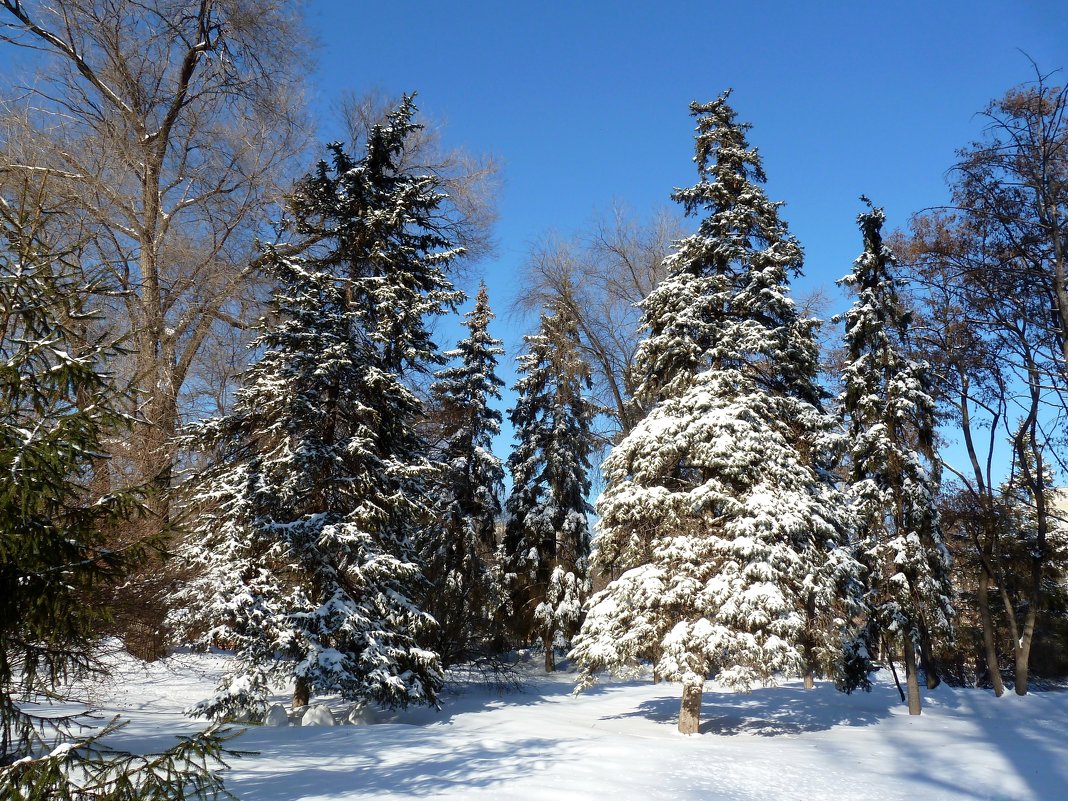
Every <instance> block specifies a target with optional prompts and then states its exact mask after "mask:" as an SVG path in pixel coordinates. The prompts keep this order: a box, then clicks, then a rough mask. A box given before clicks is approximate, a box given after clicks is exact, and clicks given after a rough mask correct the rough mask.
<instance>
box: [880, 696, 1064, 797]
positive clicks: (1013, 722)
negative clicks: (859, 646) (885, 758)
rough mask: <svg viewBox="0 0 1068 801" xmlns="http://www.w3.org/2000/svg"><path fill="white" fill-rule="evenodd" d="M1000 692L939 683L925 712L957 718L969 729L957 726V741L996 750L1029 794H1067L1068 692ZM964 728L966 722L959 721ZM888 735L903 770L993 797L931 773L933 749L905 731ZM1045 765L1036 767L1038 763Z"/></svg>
mask: <svg viewBox="0 0 1068 801" xmlns="http://www.w3.org/2000/svg"><path fill="white" fill-rule="evenodd" d="M1006 693H1007V694H1006V695H1005V696H1004V697H1002V698H994V697H993V693H992V692H990V691H989V690H978V689H970V688H969V689H962V688H954V687H946V686H944V685H943V687H940V688H939V689H938V690H936V691H934V692H932V693H928V694H927V695H926V696H925V697H924V703H925V707H924V712H923V714H924V715H932V716H934V715H939V714H943V712H942V710H947V711H948V715H946V716H947V717H952V718H957V719H959V720H960V721H961V723H963V724H965V726H966V727H967V729H969V730H970V731H968V730H964V731H958V733H957V734H956V735H955V740H956V742H957V744H958V745H961V746H967V747H968V748H969V749H970V750H973V751H975V752H979V753H983V752H986V753H996V754H997V755H998V757H999V758H1000V759H1001V760H1002V763H1001V768H1002V770H1005V771H1006V772H1011V773H1014V774H1015V775H1016V776H1017V778H1018V779H1019V780H1020V783H1021V784H1023V785H1024V786H1025V787H1026V788H1027V789H1028V790H1029V791H1030V797H1032V798H1035V799H1042V801H1054V799H1065V798H1068V745H1066V744H1065V739H1064V736H1063V732H1064V731H1065V718H1064V704H1063V702H1062V701H1061V699H1062V698H1064V696H1063V695H1061V696H1060V697H1057V696H1058V695H1060V691H1057V690H1054V691H1050V692H1043V691H1040V692H1037V693H1035V692H1032V693H1029V694H1028V695H1027V696H1025V697H1022V698H1021V697H1018V696H1014V695H1011V693H1012V690H1011V689H1007V690H1006ZM961 728H962V729H963V728H964V726H962V727H961ZM888 739H889V740H890V741H891V742H892V744H893V746H894V748H895V749H896V750H897V752H898V754H899V756H900V758H901V760H902V763H903V764H905V765H908V768H907V769H905V770H904V771H903V775H905V776H907V777H908V778H911V779H913V780H914V781H921V782H924V783H927V784H930V785H931V786H932V787H933V788H936V789H938V790H944V789H951V790H954V791H955V792H958V793H962V794H964V793H967V794H968V795H969V796H971V797H972V798H975V799H977V801H987V799H988V798H989V797H990V796H989V795H988V794H986V793H983V792H972V791H970V790H968V788H967V787H962V786H961V784H958V783H956V782H953V781H946V780H945V779H942V778H939V777H937V776H932V775H931V763H930V759H931V755H930V752H929V750H927V749H925V748H924V747H923V746H922V745H917V743H915V742H914V741H909V739H908V738H907V737H905V736H902V735H901V734H894V733H891V734H890V735H889V736H888ZM1036 765H1038V766H1041V769H1038V770H1036V768H1035V766H1036Z"/></svg>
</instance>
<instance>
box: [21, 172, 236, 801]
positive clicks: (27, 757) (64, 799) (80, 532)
mask: <svg viewBox="0 0 1068 801" xmlns="http://www.w3.org/2000/svg"><path fill="white" fill-rule="evenodd" d="M32 194H34V193H32V192H29V191H28V190H27V191H26V192H23V193H22V197H21V198H15V199H12V200H11V201H8V200H7V199H6V198H4V197H0V798H4V799H13V800H14V801H75V799H77V800H78V801H80V800H81V799H89V798H91V799H97V798H100V799H106V798H123V799H130V801H154V800H155V799H164V798H166V799H208V798H217V797H218V796H219V794H220V793H222V792H223V790H222V781H221V778H220V776H219V772H218V771H219V769H221V768H222V767H224V765H223V763H222V761H221V757H222V756H223V755H224V752H225V749H224V747H223V743H224V742H225V739H226V737H225V736H224V735H221V734H219V733H218V732H217V731H213V730H209V731H207V732H203V733H201V734H198V735H195V736H193V737H189V738H186V739H185V740H184V741H183V743H182V744H181V745H179V746H177V747H175V748H173V749H171V750H169V751H165V752H163V753H162V754H148V755H135V754H131V753H128V752H125V751H121V750H117V749H116V748H114V747H111V746H109V745H108V744H107V743H106V741H105V740H103V739H102V738H106V736H107V735H109V734H111V733H113V732H114V731H116V730H117V729H118V728H120V727H121V724H120V723H119V721H118V720H117V719H116V720H113V721H111V722H110V723H109V724H107V725H105V726H104V727H102V728H95V726H94V724H95V719H93V718H92V717H87V716H85V715H78V714H74V715H71V714H68V715H62V716H59V715H57V714H56V712H55V710H48V709H45V710H43V713H42V710H40V707H38V706H36V705H30V704H26V703H24V702H25V701H39V700H40V699H42V698H46V699H52V700H70V699H68V698H67V691H68V688H69V687H70V685H71V682H72V680H75V679H84V678H85V677H87V676H93V677H95V678H99V677H101V676H102V675H104V673H105V671H104V670H103V668H102V665H101V663H100V661H99V660H98V658H97V647H96V646H97V645H98V641H99V639H100V637H101V631H102V629H103V626H104V625H105V624H106V623H107V622H108V621H109V618H110V610H109V609H107V608H106V607H104V606H103V605H101V604H100V603H99V601H100V598H101V597H102V593H101V592H100V587H101V586H114V585H115V584H116V583H118V582H119V581H121V580H123V579H124V578H125V577H126V576H128V575H129V571H130V570H131V568H132V567H134V566H135V565H136V563H137V560H138V559H140V558H142V557H143V555H144V553H143V547H145V546H142V548H139V549H129V550H126V551H122V552H119V551H116V550H113V549H110V548H108V547H107V542H108V533H109V531H110V530H111V529H112V528H113V527H114V526H116V525H121V524H122V523H124V522H126V521H128V520H129V519H130V518H131V517H132V516H133V515H134V514H137V513H138V512H140V511H141V510H142V506H143V499H144V493H143V492H141V491H140V490H139V489H128V490H123V491H118V492H112V493H106V494H103V495H101V494H100V493H99V492H98V491H96V490H95V488H94V484H95V482H94V477H95V476H96V475H97V474H98V473H99V472H100V471H105V470H107V469H108V468H107V464H106V462H107V459H106V457H105V456H104V455H103V454H104V453H105V444H106V442H107V441H108V440H109V439H111V438H113V437H115V436H122V435H128V434H129V430H130V423H131V422H132V421H131V420H130V419H129V418H128V417H127V416H126V415H125V414H124V412H123V411H122V410H123V408H124V407H125V406H126V404H127V403H128V401H129V400H130V399H129V397H128V394H127V393H126V392H125V391H124V390H123V388H122V387H121V386H120V385H119V384H118V382H117V381H116V380H115V379H114V376H113V375H111V374H109V373H108V371H107V364H108V363H109V362H110V361H112V360H115V359H117V358H120V357H121V355H122V349H121V348H120V347H119V345H118V343H116V342H114V341H111V340H110V339H109V338H108V337H106V336H101V335H99V334H97V333H94V329H96V328H98V327H99V320H100V313H99V311H98V309H97V308H95V305H96V304H98V303H102V301H103V297H104V295H105V294H106V293H107V292H108V287H107V286H106V285H105V283H104V282H102V281H101V279H100V277H99V275H94V274H92V271H91V268H90V267H87V266H86V265H84V264H83V263H82V262H81V259H80V258H79V253H78V250H77V246H76V245H75V246H73V247H71V248H69V249H63V248H59V247H57V246H56V245H55V244H54V242H53V240H52V239H51V237H50V236H49V234H50V233H51V232H50V231H48V230H47V229H48V225H47V220H48V218H49V217H51V216H52V214H54V213H55V212H52V213H47V212H45V211H44V210H43V209H41V208H40V207H39V206H38V205H36V203H35V202H33V198H31V197H29V195H32Z"/></svg>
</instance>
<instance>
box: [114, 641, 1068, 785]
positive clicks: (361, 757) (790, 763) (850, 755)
mask: <svg viewBox="0 0 1068 801" xmlns="http://www.w3.org/2000/svg"><path fill="white" fill-rule="evenodd" d="M221 659H222V658H221V657H219V656H202V655H192V654H177V655H175V656H173V657H171V658H170V659H168V660H165V661H164V662H160V663H156V664H153V665H149V666H141V665H139V664H137V663H134V662H133V661H131V660H119V662H118V670H117V672H116V674H115V676H114V678H113V680H112V681H111V683H110V684H109V685H108V686H107V687H100V688H97V689H96V702H97V703H98V704H99V705H100V706H101V708H102V709H103V710H105V711H115V712H119V713H121V714H122V715H123V716H124V717H125V718H128V719H129V720H130V724H129V726H128V727H127V728H126V729H125V730H124V732H123V734H122V735H121V736H122V739H123V743H122V744H123V745H124V746H126V747H134V748H143V749H150V748H151V749H158V748H162V747H166V746H167V745H169V744H171V743H173V739H172V737H173V735H174V734H179V733H188V732H189V731H191V730H195V729H196V728H197V727H198V726H200V725H203V724H199V723H197V722H196V721H190V720H189V719H187V718H185V717H184V716H183V714H182V709H183V708H185V707H186V706H188V705H190V704H191V703H193V702H195V701H197V700H200V699H201V698H203V697H204V696H206V695H207V694H208V693H209V692H210V690H211V689H212V687H213V684H214V680H215V678H216V676H217V674H218V671H219V670H220V668H221ZM525 676H526V686H525V689H524V690H523V691H521V692H511V693H507V694H504V695H500V694H498V693H496V692H495V691H493V690H489V689H486V688H484V687H481V686H473V687H468V688H466V689H465V690H464V691H463V692H458V693H456V692H451V693H449V694H448V695H447V696H446V697H445V698H444V700H443V708H442V709H441V710H440V711H434V710H426V709H413V710H409V711H407V712H403V713H398V714H395V715H390V714H386V715H384V716H383V717H382V720H383V721H384V722H382V723H379V724H378V725H373V726H347V725H346V726H336V727H298V726H290V727H288V728H267V727H260V726H253V727H250V728H248V730H247V732H246V733H245V734H244V735H242V736H241V737H239V738H238V739H237V740H235V741H234V742H233V745H234V747H236V748H239V749H242V750H248V751H255V752H257V754H256V755H254V756H249V757H246V758H244V759H241V760H238V761H235V762H234V763H233V768H232V770H231V771H230V772H229V773H228V774H227V777H228V778H227V785H228V787H229V789H230V790H231V791H233V792H234V793H235V794H236V795H237V796H238V797H239V798H240V799H242V801H295V799H319V800H320V801H326V800H327V799H329V801H350V799H402V798H448V799H480V798H486V799H490V798H507V799H509V801H524V800H525V799H530V800H531V801H543V800H547V799H553V801H560V799H612V800H613V801H626V800H627V799H670V801H681V800H682V799H701V801H716V800H718V799H724V800H727V801H735V800H737V801H742V800H743V799H744V800H745V801H758V800H759V801H779V800H780V799H781V800H782V801H787V800H788V801H823V799H827V801H852V799H872V800H873V801H894V800H895V799H908V801H937V800H938V799H946V800H947V801H948V799H953V801H958V800H959V801H965V800H967V801H977V800H979V799H989V800H990V801H994V800H995V799H996V800H997V801H1025V800H1026V801H1058V799H1068V692H1064V691H1056V692H1041V693H1034V694H1032V695H1030V696H1027V697H1024V698H1019V697H1016V696H1014V695H1009V696H1005V697H1003V698H1001V699H995V698H994V697H993V696H992V695H991V694H990V693H989V692H986V691H981V690H971V689H968V690H962V689H954V688H949V687H941V688H939V689H938V690H935V691H934V692H931V693H925V698H924V702H925V708H924V712H923V715H922V716H921V717H918V718H910V717H909V716H908V714H907V712H906V710H905V708H904V706H903V705H902V704H900V703H899V702H898V696H897V692H896V690H895V689H894V687H893V685H892V683H888V682H885V681H881V682H880V683H879V684H877V686H876V687H875V689H874V690H873V691H872V692H871V693H860V694H855V695H852V696H846V695H842V694H839V693H836V692H835V691H834V688H833V687H831V686H829V685H820V686H818V687H817V688H816V689H815V690H812V691H808V692H806V691H805V690H804V689H803V688H801V687H800V686H799V685H798V684H793V683H791V684H787V685H785V686H782V687H777V688H769V689H760V690H756V691H754V692H753V693H751V694H749V695H744V694H735V693H731V692H723V691H721V690H719V689H718V688H717V687H716V686H715V684H714V683H713V682H709V684H708V685H707V687H706V692H705V696H704V707H703V711H702V716H703V717H702V719H703V725H702V733H701V735H700V736H696V737H683V736H680V735H679V734H677V733H676V729H675V724H676V718H675V716H676V714H677V711H678V692H679V689H678V687H674V686H671V685H659V686H657V685H653V684H652V683H651V682H649V681H635V682H605V683H602V684H599V685H597V686H596V687H594V688H593V689H592V690H589V691H586V692H584V693H583V694H581V695H579V696H578V697H575V696H572V694H571V691H572V686H573V676H571V675H568V674H566V673H564V674H557V675H554V676H551V677H546V676H544V675H539V674H538V672H537V670H536V662H535V663H533V664H532V665H531V666H530V667H529V672H528V673H526V674H525ZM336 708H337V710H338V711H339V712H340V711H341V710H342V709H343V708H344V705H343V704H340V703H338V704H336Z"/></svg>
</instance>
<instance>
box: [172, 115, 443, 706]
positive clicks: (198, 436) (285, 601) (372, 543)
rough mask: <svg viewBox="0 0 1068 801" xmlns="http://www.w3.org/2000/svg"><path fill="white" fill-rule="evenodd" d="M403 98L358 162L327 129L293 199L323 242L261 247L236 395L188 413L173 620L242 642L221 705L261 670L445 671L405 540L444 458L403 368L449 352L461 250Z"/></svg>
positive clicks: (375, 684) (354, 694)
mask: <svg viewBox="0 0 1068 801" xmlns="http://www.w3.org/2000/svg"><path fill="white" fill-rule="evenodd" d="M414 113H415V106H414V105H413V103H412V98H411V97H405V98H404V100H403V102H402V103H401V105H400V106H399V107H398V108H397V110H396V111H394V112H393V113H392V114H391V115H390V116H389V117H388V120H387V122H386V124H384V125H381V126H376V127H375V128H374V129H372V131H371V132H370V133H369V135H368V140H367V142H366V147H365V152H364V153H363V155H362V157H361V158H360V159H359V160H355V159H354V158H353V157H351V156H349V155H348V154H346V153H345V151H344V150H343V149H342V148H341V146H340V145H337V144H335V145H331V146H330V152H331V157H332V163H330V164H327V163H325V162H321V163H320V164H319V166H318V169H317V170H316V171H315V172H314V174H312V175H309V176H308V177H307V178H305V179H304V181H303V182H301V183H300V184H299V185H298V187H297V188H296V190H295V192H294V193H293V195H292V196H291V197H290V198H289V203H288V205H289V215H290V216H291V218H292V223H291V226H292V229H293V230H294V231H295V232H296V234H297V235H299V236H300V237H301V238H304V239H313V240H314V241H315V242H316V244H315V245H314V246H313V247H312V248H311V249H309V250H307V251H306V252H304V253H303V254H302V255H299V256H283V255H281V253H279V251H278V250H277V249H268V250H267V252H266V253H265V255H264V260H263V261H264V271H265V273H266V275H267V277H268V278H270V279H272V280H273V281H274V282H276V284H277V288H276V290H275V292H274V296H273V299H272V301H271V305H270V309H269V312H268V314H267V315H266V316H265V317H264V319H263V320H262V321H261V323H260V334H259V337H258V339H257V341H256V342H255V347H256V348H258V349H261V350H262V351H263V355H262V357H261V358H260V359H259V361H258V362H256V363H255V364H253V365H252V366H251V367H250V368H249V369H248V371H247V372H246V374H245V375H244V377H243V385H242V387H241V389H240V390H239V391H238V392H237V396H236V400H235V406H234V411H233V412H232V413H231V414H230V415H228V416H226V417H223V418H220V419H215V420H211V421H209V422H206V423H204V424H201V425H199V426H196V427H195V428H194V429H193V431H192V432H191V435H190V436H191V439H192V440H194V441H196V442H199V443H200V444H202V445H206V446H208V447H210V448H211V449H213V455H214V467H212V468H211V469H209V470H207V471H206V472H205V473H204V474H203V475H201V476H200V477H199V478H196V479H195V480H194V481H193V482H191V487H190V490H191V497H192V508H191V512H192V513H193V515H192V519H193V522H194V525H195V529H194V531H193V533H192V536H191V537H190V539H189V543H188V545H187V546H186V547H185V549H184V556H185V557H186V558H187V559H188V560H189V561H190V562H191V563H192V565H193V566H195V567H196V568H197V569H198V572H199V575H198V577H197V578H196V579H195V580H194V581H193V582H191V583H190V584H189V585H188V586H186V587H185V588H184V589H183V590H182V591H181V592H180V593H179V595H178V598H177V599H176V600H177V601H178V602H179V603H178V605H179V606H180V607H181V609H182V611H181V612H180V613H179V615H178V616H177V617H176V623H178V624H179V625H180V626H181V628H182V629H183V630H184V631H185V632H187V633H197V632H199V638H198V642H199V643H200V644H202V645H208V644H218V645H223V646H226V647H228V648H231V649H233V650H234V651H235V661H234V665H233V668H232V669H231V670H230V672H229V673H228V674H227V675H226V676H225V678H224V679H223V681H222V683H221V686H220V688H219V691H218V693H217V694H216V696H215V697H214V698H212V699H210V700H208V701H205V702H203V703H201V704H200V705H198V706H197V707H195V710H194V711H195V713H196V714H202V715H210V716H212V717H218V716H224V715H228V714H234V713H237V712H239V711H242V710H254V711H259V712H262V711H263V708H264V703H265V698H266V695H267V693H268V691H269V689H270V687H271V686H272V685H277V684H279V683H281V682H283V681H287V680H289V681H294V680H295V682H296V690H295V692H294V696H293V703H294V705H296V706H299V705H303V704H306V703H307V701H308V698H309V694H310V693H313V692H318V693H338V694H340V695H341V696H343V697H345V698H349V699H367V700H373V701H377V702H379V703H384V704H387V705H391V706H404V705H407V704H410V703H433V702H434V699H435V695H436V693H437V691H438V689H439V687H440V683H441V680H442V676H441V668H440V663H439V660H438V657H437V655H436V654H435V653H433V652H431V651H429V650H426V649H424V648H423V647H420V645H419V644H418V643H419V642H420V638H422V637H425V635H426V629H427V627H428V626H432V625H433V620H432V619H431V618H430V616H429V615H428V614H427V613H426V612H425V611H424V610H422V609H421V608H419V607H418V605H417V604H416V603H414V602H413V600H412V598H413V597H414V596H415V594H416V593H417V592H421V589H420V584H421V582H422V580H423V578H422V574H421V571H420V568H419V565H418V564H417V562H416V561H415V559H414V556H413V552H414V545H415V539H416V536H417V534H418V532H419V530H420V529H421V528H422V527H424V526H426V525H427V524H428V519H429V517H430V514H431V509H430V506H431V504H432V501H431V500H430V498H431V496H432V492H431V488H432V482H433V481H434V480H435V477H436V475H437V472H438V470H437V466H436V464H435V463H433V462H432V461H430V460H428V459H427V458H426V455H425V454H426V450H427V447H426V444H425V443H424V442H423V441H422V440H421V438H420V437H419V436H418V434H417V426H416V422H417V420H418V419H419V418H420V416H421V415H422V412H423V408H422V403H421V402H420V401H419V399H418V398H417V397H416V395H415V394H414V393H413V391H412V388H411V382H412V381H413V380H414V379H415V377H416V376H418V375H425V374H426V373H427V372H429V370H430V368H431V367H432V366H433V365H437V364H440V362H441V359H440V357H439V356H438V354H437V353H436V351H435V347H434V345H433V343H432V341H431V337H430V333H429V331H428V328H427V318H428V316H430V315H438V314H442V313H444V312H445V311H446V310H448V309H452V308H454V307H455V304H456V303H457V302H458V300H459V297H460V293H458V292H455V291H454V290H453V288H452V285H451V284H450V282H449V281H448V279H447V277H446V275H445V272H444V270H445V269H446V268H447V266H448V265H449V262H450V261H451V260H452V259H453V258H454V257H456V256H457V255H458V253H459V251H458V250H456V249H453V248H451V247H450V245H449V243H448V242H447V241H446V240H445V239H444V238H443V237H442V236H441V235H440V234H439V233H438V232H437V230H436V229H435V221H436V219H438V217H437V215H438V214H439V211H440V208H439V207H440V204H441V203H442V202H443V201H444V196H443V195H442V194H441V193H440V192H439V191H438V187H439V184H438V182H437V180H436V179H434V178H432V177H426V176H421V175H415V174H410V173H407V172H404V171H400V170H398V169H397V168H396V167H395V165H396V164H398V163H399V161H400V160H401V158H402V153H403V149H404V147H405V143H406V142H407V141H408V138H409V136H410V135H411V134H412V133H413V132H414V131H416V130H418V128H419V126H418V125H417V124H416V123H415V122H414V121H413V115H414Z"/></svg>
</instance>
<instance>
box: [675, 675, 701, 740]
mask: <svg viewBox="0 0 1068 801" xmlns="http://www.w3.org/2000/svg"><path fill="white" fill-rule="evenodd" d="M704 689H705V687H704V684H703V683H702V684H696V685H691V684H684V685H682V707H681V708H680V709H679V733H680V734H700V733H701V695H702V694H703V693H704Z"/></svg>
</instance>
